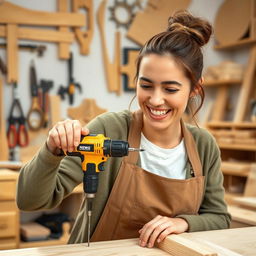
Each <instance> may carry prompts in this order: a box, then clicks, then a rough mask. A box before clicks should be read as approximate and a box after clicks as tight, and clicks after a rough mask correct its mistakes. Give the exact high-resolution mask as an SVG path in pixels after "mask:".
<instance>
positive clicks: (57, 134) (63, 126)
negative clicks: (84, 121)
mask: <svg viewBox="0 0 256 256" xmlns="http://www.w3.org/2000/svg"><path fill="white" fill-rule="evenodd" d="M88 134H89V130H88V129H87V128H86V127H82V125H81V123H80V122H79V121H78V120H69V119H67V120H65V121H61V122H58V123H57V124H55V125H54V127H53V128H52V129H51V130H50V131H49V134H48V138H47V141H46V145H47V147H48V149H49V150H50V151H51V152H52V153H53V154H55V155H57V154H58V153H60V149H62V150H63V151H64V152H66V151H69V152H72V151H73V150H74V149H75V147H77V146H78V145H79V143H80V140H81V135H88Z"/></svg>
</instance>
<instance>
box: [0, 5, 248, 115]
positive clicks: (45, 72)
mask: <svg viewBox="0 0 256 256" xmlns="http://www.w3.org/2000/svg"><path fill="white" fill-rule="evenodd" d="M8 1H9V2H12V3H15V4H18V5H20V6H23V7H25V8H31V9H33V10H41V11H56V10H57V8H56V2H57V1H53V0H44V1H41V0H8ZM100 2H101V1H100V0H94V11H95V13H96V11H97V9H98V7H99V4H100ZM131 2H133V1H131ZM222 2H223V0H215V1H212V0H192V1H191V4H190V6H189V10H190V11H191V12H192V13H193V14H195V15H199V16H201V17H205V18H207V19H208V20H209V21H210V22H213V21H214V17H215V14H216V11H217V9H218V7H219V6H220V4H221V3H222ZM144 3H145V1H144ZM113 4H114V0H108V6H113ZM109 15H110V12H109V11H108V9H107V12H106V23H105V24H106V39H107V45H108V51H109V56H110V57H112V54H113V48H114V32H115V30H116V26H115V23H114V22H112V21H110V20H109ZM120 30H121V32H122V46H123V47H124V46H125V47H137V45H136V44H135V43H133V42H132V41H131V40H129V39H127V38H126V37H125V34H126V30H125V29H124V28H121V29H120ZM1 41H3V40H1ZM20 43H28V41H20ZM31 43H33V44H35V43H37V42H31ZM37 44H42V43H41V42H38V43H37ZM213 44H214V38H212V40H211V42H210V43H209V44H208V46H207V47H206V48H205V49H204V53H205V66H206V67H207V66H209V65H216V64H218V63H219V62H220V61H222V60H224V59H226V58H231V57H232V54H230V53H225V52H217V51H214V50H213V49H212V47H213ZM46 45H47V50H46V51H45V54H44V56H43V57H37V55H36V53H31V52H27V51H19V64H18V65H19V84H18V87H19V95H20V96H21V98H22V100H21V102H22V105H23V109H24V111H25V113H27V112H28V110H29V107H30V94H29V64H30V61H31V59H34V60H35V63H36V68H37V76H38V80H39V79H51V80H54V89H53V90H51V94H56V93H57V90H58V87H59V86H60V85H61V84H62V85H64V86H66V85H67V63H66V61H63V60H59V59H58V49H57V45H56V44H50V43H48V44H46ZM90 48H91V51H90V54H89V55H88V56H83V55H80V54H79V47H78V44H77V43H76V42H75V43H73V44H72V46H71V49H72V51H73V53H74V78H75V80H76V81H77V82H79V83H81V85H82V87H83V93H82V94H81V95H78V94H76V95H75V104H74V106H78V105H80V103H81V100H82V99H84V98H95V99H96V101H97V104H98V105H99V106H100V107H102V108H106V109H108V110H109V111H119V110H123V109H126V108H128V105H129V102H130V100H131V98H132V96H133V95H134V93H133V92H122V94H121V96H117V95H116V94H115V93H109V92H108V91H107V86H106V80H105V75H104V67H103V59H102V50H101V44H100V36H99V30H98V26H97V22H96V14H95V27H94V35H93V40H92V43H91V46H90ZM244 55H246V52H245V53H244ZM0 56H1V57H2V58H3V59H6V55H5V51H4V50H3V49H0ZM240 58H241V57H239V56H238V57H237V56H236V60H237V61H238V60H239V59H240ZM242 60H243V61H245V60H246V58H242ZM4 94H5V97H4V105H5V115H6V117H7V115H8V114H9V111H10V104H11V99H12V91H11V86H10V85H7V84H6V83H5V86H4ZM210 98H211V97H210ZM210 98H209V99H210ZM206 104H207V102H206ZM134 106H135V107H136V104H135V105H134ZM67 107H69V104H68V101H67V100H65V101H62V118H65V117H66V109H67Z"/></svg>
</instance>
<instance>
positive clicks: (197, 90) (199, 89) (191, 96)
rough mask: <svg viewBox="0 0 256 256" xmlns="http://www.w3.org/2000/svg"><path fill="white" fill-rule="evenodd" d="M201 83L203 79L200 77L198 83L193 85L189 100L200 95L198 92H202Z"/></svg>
mask: <svg viewBox="0 0 256 256" xmlns="http://www.w3.org/2000/svg"><path fill="white" fill-rule="evenodd" d="M203 83H204V77H201V78H200V79H199V80H198V83H197V84H196V85H195V87H194V89H193V91H191V92H190V95H189V98H193V97H196V96H197V95H198V94H200V91H201V90H202V85H203Z"/></svg>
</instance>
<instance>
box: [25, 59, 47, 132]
mask: <svg viewBox="0 0 256 256" xmlns="http://www.w3.org/2000/svg"><path fill="white" fill-rule="evenodd" d="M29 79H30V92H31V98H32V102H31V107H30V110H29V112H28V116H27V121H28V126H29V128H30V129H31V130H32V131H37V130H39V129H40V128H41V127H42V126H43V118H44V115H43V111H42V109H41V108H40V105H39V97H38V85H37V78H36V68H35V63H34V61H32V62H31V64H30V68H29Z"/></svg>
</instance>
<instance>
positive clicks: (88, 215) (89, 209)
mask: <svg viewBox="0 0 256 256" xmlns="http://www.w3.org/2000/svg"><path fill="white" fill-rule="evenodd" d="M92 200H93V197H88V194H87V225H88V229H87V245H88V247H90V231H91V216H92Z"/></svg>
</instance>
